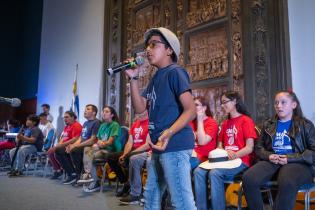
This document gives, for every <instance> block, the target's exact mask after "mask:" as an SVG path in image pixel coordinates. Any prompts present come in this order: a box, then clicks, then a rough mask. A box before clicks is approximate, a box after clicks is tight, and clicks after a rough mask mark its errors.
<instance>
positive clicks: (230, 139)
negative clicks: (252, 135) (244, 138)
mask: <svg viewBox="0 0 315 210" xmlns="http://www.w3.org/2000/svg"><path fill="white" fill-rule="evenodd" d="M226 135H227V137H228V144H229V145H233V144H234V142H235V139H234V137H235V136H236V135H237V129H236V127H235V125H233V127H232V128H228V129H226Z"/></svg>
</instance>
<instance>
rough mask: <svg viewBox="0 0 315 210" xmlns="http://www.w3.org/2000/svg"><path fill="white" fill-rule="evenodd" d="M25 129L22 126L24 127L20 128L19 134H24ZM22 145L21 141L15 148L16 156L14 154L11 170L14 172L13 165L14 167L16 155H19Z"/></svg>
mask: <svg viewBox="0 0 315 210" xmlns="http://www.w3.org/2000/svg"><path fill="white" fill-rule="evenodd" d="M23 129H24V125H22V127H21V128H20V130H19V134H22V132H23ZM21 145H22V140H19V142H18V143H17V145H16V147H15V151H14V154H13V157H12V160H11V170H14V169H13V165H14V162H15V159H16V155H17V153H18V151H19V149H20V147H21Z"/></svg>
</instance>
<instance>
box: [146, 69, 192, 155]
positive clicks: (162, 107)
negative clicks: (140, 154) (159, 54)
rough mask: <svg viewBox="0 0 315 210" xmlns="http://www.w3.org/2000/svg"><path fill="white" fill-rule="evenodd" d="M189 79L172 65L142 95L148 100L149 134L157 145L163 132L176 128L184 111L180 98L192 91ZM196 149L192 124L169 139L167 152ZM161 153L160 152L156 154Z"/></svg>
mask: <svg viewBox="0 0 315 210" xmlns="http://www.w3.org/2000/svg"><path fill="white" fill-rule="evenodd" d="M189 82H190V80H189V76H188V73H187V71H186V70H185V69H183V68H182V67H180V66H178V65H176V64H171V65H169V66H167V67H165V68H162V69H159V70H158V71H157V72H156V73H155V75H154V76H153V78H152V80H151V81H150V83H149V84H148V86H147V88H146V90H145V91H144V92H143V93H142V96H143V97H145V98H146V99H147V109H148V111H149V133H150V137H151V141H152V142H153V143H154V144H155V143H156V142H157V140H158V138H159V136H160V135H161V134H162V132H163V131H164V130H166V129H168V128H170V127H171V126H172V124H173V123H174V122H175V121H176V120H177V119H178V118H179V116H180V115H181V114H182V112H183V107H182V105H181V103H180V100H179V97H180V95H181V94H183V93H184V92H186V91H190V85H189ZM193 148H194V135H193V132H192V129H191V127H190V126H189V125H186V126H185V127H184V128H183V129H181V130H180V131H178V132H177V133H176V134H174V135H173V136H172V138H171V139H170V140H169V143H168V145H167V147H166V149H165V151H164V152H173V151H180V150H186V149H193ZM154 152H158V151H154Z"/></svg>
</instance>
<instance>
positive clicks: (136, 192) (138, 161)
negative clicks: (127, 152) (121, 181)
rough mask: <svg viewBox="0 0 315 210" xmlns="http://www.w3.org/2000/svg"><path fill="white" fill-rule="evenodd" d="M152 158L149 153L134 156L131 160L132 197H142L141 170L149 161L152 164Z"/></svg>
mask: <svg viewBox="0 0 315 210" xmlns="http://www.w3.org/2000/svg"><path fill="white" fill-rule="evenodd" d="M150 160H151V158H150V157H149V154H148V153H147V152H143V153H140V154H136V155H132V156H131V157H130V159H129V180H130V194H131V195H132V196H140V194H141V191H142V182H141V170H142V168H143V165H144V164H145V162H146V161H147V165H148V164H150V163H149V161H150Z"/></svg>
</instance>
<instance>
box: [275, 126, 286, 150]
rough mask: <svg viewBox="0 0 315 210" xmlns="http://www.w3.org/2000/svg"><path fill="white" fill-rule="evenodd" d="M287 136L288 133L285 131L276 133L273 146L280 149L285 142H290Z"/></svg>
mask: <svg viewBox="0 0 315 210" xmlns="http://www.w3.org/2000/svg"><path fill="white" fill-rule="evenodd" d="M287 134H288V132H287V131H286V130H284V131H283V132H277V133H276V137H275V140H274V146H275V147H282V146H283V145H284V143H285V142H290V137H289V136H288V135H287Z"/></svg>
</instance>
